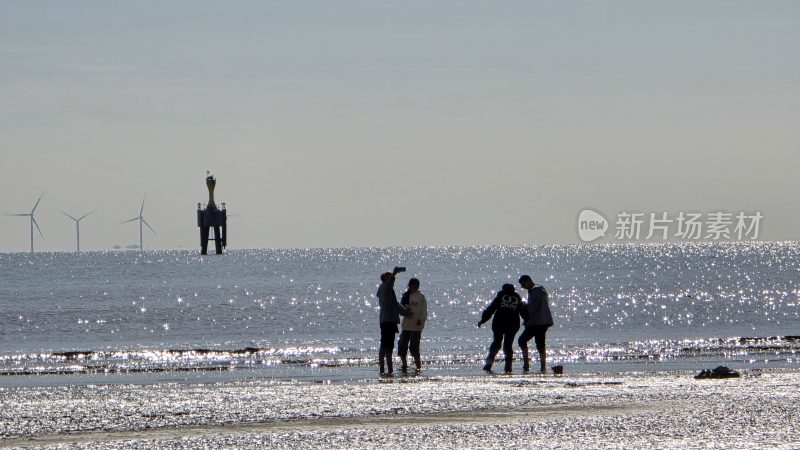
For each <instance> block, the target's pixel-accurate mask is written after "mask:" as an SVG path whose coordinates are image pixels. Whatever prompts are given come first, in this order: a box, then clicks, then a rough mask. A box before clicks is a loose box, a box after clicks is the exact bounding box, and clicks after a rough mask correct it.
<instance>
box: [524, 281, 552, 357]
mask: <svg viewBox="0 0 800 450" xmlns="http://www.w3.org/2000/svg"><path fill="white" fill-rule="evenodd" d="M519 284H520V286H522V288H523V289H526V290H527V291H528V304H527V305H526V309H527V311H528V318H527V320H526V321H525V329H524V330H523V331H522V334H520V335H519V341H518V342H517V343H518V344H519V347H520V349H522V371H523V372H528V371H529V370H530V362H529V357H528V341H530V340H531V339H534V342H536V350H537V351H538V352H539V363H540V364H539V365H540V369H539V370H540V372H541V373H545V372H546V371H547V350H546V348H545V337H546V336H547V329H548V328H550V327H551V326H553V314H552V313H551V312H550V301H549V296H548V294H547V291H546V290H545V289H544V286H542V285H539V284H535V283H534V282H533V279H531V277H530V276H528V275H523V276H521V277H520V278H519Z"/></svg>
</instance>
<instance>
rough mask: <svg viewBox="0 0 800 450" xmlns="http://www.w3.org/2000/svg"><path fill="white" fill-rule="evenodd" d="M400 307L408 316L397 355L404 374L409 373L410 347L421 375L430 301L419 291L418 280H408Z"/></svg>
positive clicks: (404, 321) (405, 319) (404, 319)
mask: <svg viewBox="0 0 800 450" xmlns="http://www.w3.org/2000/svg"><path fill="white" fill-rule="evenodd" d="M400 305H401V306H403V308H404V309H405V311H406V314H407V315H406V316H405V317H403V325H402V326H403V331H402V332H401V333H400V340H399V341H398V342H397V353H398V354H399V355H400V360H401V361H402V362H403V366H402V370H403V373H406V372H407V371H408V362H407V360H406V354H407V352H408V351H409V347H410V350H411V356H412V357H413V358H414V365H415V366H416V367H417V373H419V371H420V370H422V360H421V358H420V354H419V341H420V339H421V338H422V330H423V329H424V328H425V321H426V320H428V301H427V300H426V299H425V296H424V295H422V292H420V291H419V280H418V279H416V278H412V279H410V280H408V290H407V291H406V292H405V293H404V294H403V297H402V298H401V300H400ZM409 344H410V345H409Z"/></svg>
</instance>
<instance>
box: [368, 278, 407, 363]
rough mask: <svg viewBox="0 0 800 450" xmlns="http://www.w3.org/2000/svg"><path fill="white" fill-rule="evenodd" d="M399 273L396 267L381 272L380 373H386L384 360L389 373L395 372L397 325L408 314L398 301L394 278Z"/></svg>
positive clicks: (379, 298) (379, 297) (379, 301)
mask: <svg viewBox="0 0 800 450" xmlns="http://www.w3.org/2000/svg"><path fill="white" fill-rule="evenodd" d="M397 273H398V268H397V267H395V269H394V272H384V273H382V274H381V285H380V287H378V293H377V294H375V295H376V296H377V297H378V305H379V306H380V311H379V312H378V320H379V322H380V328H381V342H380V344H379V347H380V348H379V350H378V366H379V368H380V374H381V375H383V374H384V362H385V364H386V368H387V369H388V374H389V375H391V374H392V372H393V367H392V351H394V339H395V336H397V332H398V329H397V326H398V325H399V324H400V316H404V315H406V311H405V308H404V307H403V306H401V305H400V303H398V302H397V294H395V292H394V279H395V275H397Z"/></svg>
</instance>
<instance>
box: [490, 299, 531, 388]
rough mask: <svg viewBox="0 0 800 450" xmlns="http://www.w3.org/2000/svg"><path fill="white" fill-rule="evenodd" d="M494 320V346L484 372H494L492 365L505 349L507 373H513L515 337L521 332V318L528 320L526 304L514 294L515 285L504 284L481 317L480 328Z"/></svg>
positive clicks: (491, 348)
mask: <svg viewBox="0 0 800 450" xmlns="http://www.w3.org/2000/svg"><path fill="white" fill-rule="evenodd" d="M492 316H494V319H493V320H492V333H493V334H494V338H493V339H492V344H491V345H490V346H489V355H488V356H487V357H486V365H485V366H483V370H485V371H487V372H491V371H492V363H494V358H495V356H497V352H499V351H500V347H501V345H502V347H503V353H505V357H506V365H505V371H506V373H511V362H512V359H513V357H514V348H513V345H514V335H516V334H517V331H519V320H520V317H522V318H523V319H527V311H526V310H525V304H524V303H522V298H520V296H519V294H517V293H516V292H514V285H513V284H504V285H503V289H502V290H501V291H500V292H498V293H497V296H496V297H495V298H494V300H492V303H490V304H489V306H487V307H486V309H485V310H484V311H483V314H482V315H481V321H480V322H478V328H480V326H481V325H483V324H484V323H486V322H488V321H489V319H491V318H492Z"/></svg>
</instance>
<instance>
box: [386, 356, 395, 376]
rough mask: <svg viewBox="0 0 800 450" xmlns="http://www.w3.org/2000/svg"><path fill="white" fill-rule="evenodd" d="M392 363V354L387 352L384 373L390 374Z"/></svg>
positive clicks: (392, 370) (392, 369)
mask: <svg viewBox="0 0 800 450" xmlns="http://www.w3.org/2000/svg"><path fill="white" fill-rule="evenodd" d="M392 364H393V361H392V354H391V353H388V354H387V355H386V374H387V375H391V374H392V372H394V368H393V367H392Z"/></svg>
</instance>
